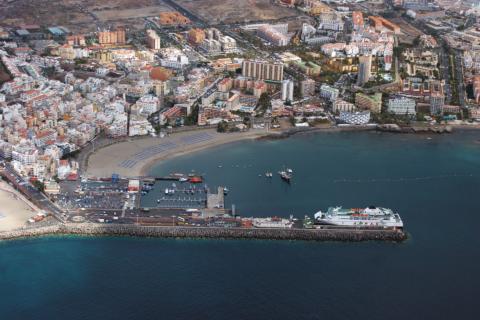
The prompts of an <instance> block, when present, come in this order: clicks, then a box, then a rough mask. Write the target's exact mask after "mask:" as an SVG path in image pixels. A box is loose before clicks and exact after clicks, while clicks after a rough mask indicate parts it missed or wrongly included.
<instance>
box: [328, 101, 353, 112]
mask: <svg viewBox="0 0 480 320" xmlns="http://www.w3.org/2000/svg"><path fill="white" fill-rule="evenodd" d="M332 109H333V112H354V111H356V110H357V108H356V107H355V105H354V104H353V103H350V102H347V101H345V100H342V99H336V100H335V101H334V102H333V107H332Z"/></svg>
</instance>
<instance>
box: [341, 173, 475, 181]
mask: <svg viewBox="0 0 480 320" xmlns="http://www.w3.org/2000/svg"><path fill="white" fill-rule="evenodd" d="M460 177H462V178H464V177H474V175H473V174H456V173H455V174H444V175H438V176H425V177H400V178H377V179H374V178H372V179H351V178H349V179H347V178H344V179H335V180H333V182H334V183H383V182H411V181H428V180H438V179H449V178H460Z"/></svg>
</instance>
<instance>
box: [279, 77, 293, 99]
mask: <svg viewBox="0 0 480 320" xmlns="http://www.w3.org/2000/svg"><path fill="white" fill-rule="evenodd" d="M293 86H294V84H293V81H291V80H283V81H282V92H281V93H282V100H283V101H293Z"/></svg>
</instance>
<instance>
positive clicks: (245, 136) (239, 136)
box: [83, 125, 480, 178]
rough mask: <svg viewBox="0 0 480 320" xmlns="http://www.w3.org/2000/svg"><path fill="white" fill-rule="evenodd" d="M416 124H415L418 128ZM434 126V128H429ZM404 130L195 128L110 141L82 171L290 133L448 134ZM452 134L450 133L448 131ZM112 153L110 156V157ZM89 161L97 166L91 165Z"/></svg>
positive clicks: (123, 172) (139, 170)
mask: <svg viewBox="0 0 480 320" xmlns="http://www.w3.org/2000/svg"><path fill="white" fill-rule="evenodd" d="M451 127H452V128H454V129H455V130H454V132H453V133H455V132H456V131H460V132H461V131H473V130H479V129H480V127H479V126H474V125H451ZM418 128H419V127H417V129H418ZM432 128H433V127H432ZM408 129H409V130H407V131H394V130H392V131H390V130H382V129H380V128H378V127H376V126H346V127H338V126H328V127H327V126H325V127H309V128H289V129H284V130H271V131H266V130H251V131H247V132H236V133H217V132H216V130H214V129H208V128H207V129H198V130H194V131H187V132H179V133H173V134H172V135H170V136H167V137H164V138H158V137H145V138H143V139H132V140H126V141H121V142H118V143H113V144H109V145H106V146H104V147H100V148H98V149H96V150H95V151H94V152H89V153H88V154H87V155H86V158H87V159H88V161H87V162H88V165H87V167H86V168H85V171H84V172H83V173H85V174H86V175H87V176H88V177H108V176H111V174H113V173H118V174H120V176H122V177H126V178H128V177H139V176H146V175H148V174H149V171H150V170H151V168H152V167H153V166H154V165H155V164H157V163H158V162H160V161H166V160H171V159H173V158H175V157H179V156H184V155H189V154H193V153H196V152H200V151H204V150H208V149H212V148H215V147H219V146H224V145H228V144H232V143H236V142H241V141H245V140H277V139H287V138H289V137H291V136H295V135H301V134H318V133H331V132H354V131H376V132H382V133H392V134H414V135H427V134H432V135H437V134H447V132H435V131H431V129H430V127H426V128H425V129H420V130H418V131H415V130H414V127H408ZM199 134H207V135H210V136H211V139H210V140H208V141H200V142H198V143H194V144H186V143H182V141H184V140H185V139H188V138H189V137H194V136H196V135H199ZM448 134H451V133H448ZM159 142H162V143H175V144H176V147H175V148H173V149H171V150H168V151H166V152H165V153H162V154H158V155H154V156H151V157H149V158H145V159H141V160H130V161H134V162H135V165H134V166H132V167H129V168H122V167H120V166H119V165H118V162H119V161H122V160H123V161H128V160H129V159H132V158H134V157H135V154H138V153H141V152H146V150H148V149H149V148H152V147H155V145H156V143H159ZM112 155H113V156H112ZM92 162H95V163H96V165H95V167H93V166H92V165H91V163H92Z"/></svg>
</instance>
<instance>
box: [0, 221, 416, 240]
mask: <svg viewBox="0 0 480 320" xmlns="http://www.w3.org/2000/svg"><path fill="white" fill-rule="evenodd" d="M48 235H87V236H102V235H104V236H132V237H157V238H198V239H201V238H205V239H261V240H303V241H348V242H358V241H393V242H401V241H404V240H406V239H407V235H406V234H405V232H404V231H403V230H392V229H363V230H360V229H341V228H336V229H300V228H285V229H281V228H275V229H273V228H272V229H269V228H223V227H179V226H175V227H174V226H170V227H168V226H140V225H131V224H127V225H124V224H95V223H78V224H76V223H64V224H62V223H57V224H54V225H49V226H42V227H30V228H23V229H17V230H12V231H7V232H0V240H10V239H18V238H28V237H38V236H48Z"/></svg>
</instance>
